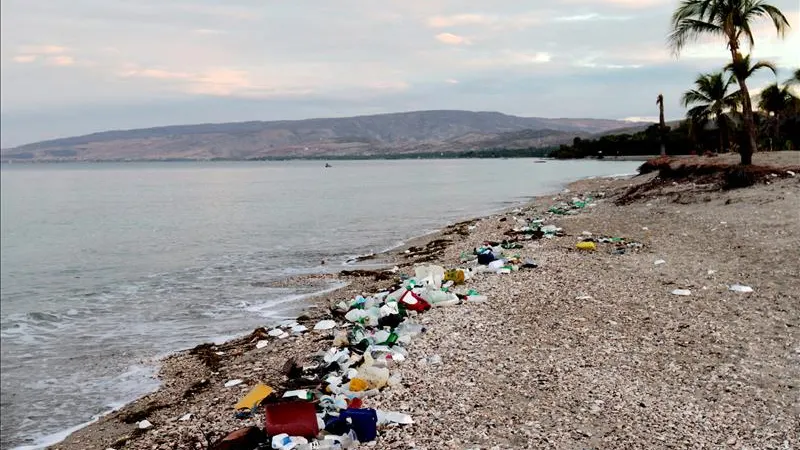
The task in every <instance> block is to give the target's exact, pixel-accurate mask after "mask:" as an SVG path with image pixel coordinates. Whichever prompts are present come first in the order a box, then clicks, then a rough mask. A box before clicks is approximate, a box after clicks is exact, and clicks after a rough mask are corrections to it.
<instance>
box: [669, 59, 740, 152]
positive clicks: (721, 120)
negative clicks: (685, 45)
mask: <svg viewBox="0 0 800 450" xmlns="http://www.w3.org/2000/svg"><path fill="white" fill-rule="evenodd" d="M694 84H695V89H692V90H690V91H687V92H686V93H684V94H683V98H682V99H681V101H682V102H683V106H684V107H687V108H688V107H689V106H692V105H695V106H693V107H692V108H691V109H689V110H688V111H687V112H686V117H687V118H688V119H689V120H690V121H691V122H692V123H694V124H696V126H698V127H703V126H705V124H706V123H708V122H709V121H711V120H713V121H714V123H716V125H717V128H718V129H719V151H720V152H723V151H725V142H726V140H727V135H728V128H729V125H730V117H729V115H728V111H730V110H732V109H734V108H736V105H737V104H738V102H739V97H740V95H741V94H740V92H739V91H736V92H733V93H728V89H729V88H730V87H731V85H732V84H734V81H733V77H731V76H727V75H726V74H725V73H723V72H715V73H706V74H700V75H699V76H698V77H697V79H696V80H695V82H694Z"/></svg>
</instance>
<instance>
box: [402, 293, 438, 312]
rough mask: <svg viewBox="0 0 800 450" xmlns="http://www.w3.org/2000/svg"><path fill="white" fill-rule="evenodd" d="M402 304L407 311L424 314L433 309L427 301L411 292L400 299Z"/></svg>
mask: <svg viewBox="0 0 800 450" xmlns="http://www.w3.org/2000/svg"><path fill="white" fill-rule="evenodd" d="M400 303H402V304H403V305H404V306H405V307H406V309H410V310H412V311H417V312H423V311H427V310H429V309H431V304H430V303H428V302H426V301H425V299H423V298H422V297H420V296H419V295H417V294H415V293H413V292H411V291H406V292H405V294H403V296H402V297H400Z"/></svg>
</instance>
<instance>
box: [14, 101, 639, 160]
mask: <svg viewBox="0 0 800 450" xmlns="http://www.w3.org/2000/svg"><path fill="white" fill-rule="evenodd" d="M636 125H640V124H636V123H631V122H625V121H620V120H604V119H547V118H538V117H519V116H513V115H507V114H502V113H498V112H472V111H448V110H441V111H414V112H403V113H392V114H378V115H370V116H357V117H342V118H322V119H305V120H280V121H252V122H236V123H218V124H198V125H176V126H165V127H156V128H143V129H135V130H114V131H104V132H100V133H93V134H88V135H84V136H76V137H68V138H60V139H53V140H48V141H41V142H35V143H32V144H26V145H22V146H19V147H15V148H9V149H3V150H2V151H1V152H0V156H1V157H2V160H3V161H9V160H14V161H138V160H174V159H189V160H209V159H231V160H248V159H262V158H279V157H292V158H297V157H300V158H302V157H321V156H367V155H378V156H379V155H387V154H394V155H397V154H404V153H405V154H411V153H430V152H459V151H470V150H473V151H474V150H485V149H491V148H530V147H533V148H544V147H550V146H555V145H559V144H562V143H568V142H571V141H572V139H574V138H575V137H576V136H579V137H583V138H585V137H590V136H592V135H596V134H601V133H604V132H608V131H610V130H615V129H619V128H622V127H631V126H636Z"/></svg>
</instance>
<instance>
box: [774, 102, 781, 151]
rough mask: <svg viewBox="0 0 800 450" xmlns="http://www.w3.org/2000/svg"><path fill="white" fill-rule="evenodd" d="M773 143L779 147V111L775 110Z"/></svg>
mask: <svg viewBox="0 0 800 450" xmlns="http://www.w3.org/2000/svg"><path fill="white" fill-rule="evenodd" d="M775 145H776V146H777V148H778V150H780V149H781V113H779V112H777V111H775Z"/></svg>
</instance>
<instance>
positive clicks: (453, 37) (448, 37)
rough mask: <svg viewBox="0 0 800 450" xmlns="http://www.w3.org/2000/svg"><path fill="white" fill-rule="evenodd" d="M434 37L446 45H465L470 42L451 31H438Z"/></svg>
mask: <svg viewBox="0 0 800 450" xmlns="http://www.w3.org/2000/svg"><path fill="white" fill-rule="evenodd" d="M434 37H435V38H436V40H437V41H439V42H441V43H443V44H447V45H465V44H469V43H470V40H469V39H467V38H465V37H464V36H459V35H457V34H453V33H439V34H437V35H436V36H434Z"/></svg>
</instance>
